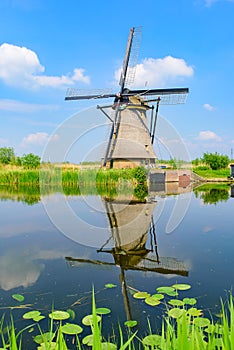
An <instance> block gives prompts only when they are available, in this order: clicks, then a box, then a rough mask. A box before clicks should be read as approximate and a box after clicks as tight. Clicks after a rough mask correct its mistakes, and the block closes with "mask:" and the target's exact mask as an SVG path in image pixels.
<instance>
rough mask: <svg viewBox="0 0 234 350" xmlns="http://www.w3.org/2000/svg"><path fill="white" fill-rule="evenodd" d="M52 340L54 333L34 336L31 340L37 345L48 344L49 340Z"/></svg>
mask: <svg viewBox="0 0 234 350" xmlns="http://www.w3.org/2000/svg"><path fill="white" fill-rule="evenodd" d="M53 338H54V333H51V332H46V333H43V334H38V335H36V336H35V337H34V338H33V340H34V341H35V343H37V344H42V343H47V342H50V341H51V340H53Z"/></svg>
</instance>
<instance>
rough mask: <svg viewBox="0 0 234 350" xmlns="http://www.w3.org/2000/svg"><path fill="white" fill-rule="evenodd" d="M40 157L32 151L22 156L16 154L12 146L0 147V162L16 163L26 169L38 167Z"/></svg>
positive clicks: (4, 163) (5, 163)
mask: <svg viewBox="0 0 234 350" xmlns="http://www.w3.org/2000/svg"><path fill="white" fill-rule="evenodd" d="M40 162H41V158H40V157H39V156H37V155H35V154H33V153H28V154H24V155H23V156H22V157H19V156H16V154H15V151H14V149H13V148H12V147H1V148H0V164H3V165H8V164H9V165H18V166H23V167H24V168H26V169H30V168H38V167H39V166H40Z"/></svg>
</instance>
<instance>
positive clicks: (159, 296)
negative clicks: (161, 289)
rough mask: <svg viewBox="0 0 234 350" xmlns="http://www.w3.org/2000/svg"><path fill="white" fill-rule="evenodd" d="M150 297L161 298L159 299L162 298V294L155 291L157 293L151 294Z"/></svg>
mask: <svg viewBox="0 0 234 350" xmlns="http://www.w3.org/2000/svg"><path fill="white" fill-rule="evenodd" d="M151 297H152V298H155V299H158V300H161V299H163V298H164V295H163V294H160V293H157V294H152V295H151Z"/></svg>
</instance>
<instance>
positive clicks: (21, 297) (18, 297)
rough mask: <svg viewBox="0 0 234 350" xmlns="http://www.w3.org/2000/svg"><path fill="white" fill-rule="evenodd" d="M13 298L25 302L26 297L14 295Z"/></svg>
mask: <svg viewBox="0 0 234 350" xmlns="http://www.w3.org/2000/svg"><path fill="white" fill-rule="evenodd" d="M12 298H13V299H15V300H17V301H19V302H21V301H24V296H23V295H22V294H13V295H12Z"/></svg>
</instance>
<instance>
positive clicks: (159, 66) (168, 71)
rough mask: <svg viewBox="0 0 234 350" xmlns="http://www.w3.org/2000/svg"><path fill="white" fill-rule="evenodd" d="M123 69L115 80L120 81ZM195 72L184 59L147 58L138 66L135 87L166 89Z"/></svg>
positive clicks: (167, 57)
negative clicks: (165, 87)
mask: <svg viewBox="0 0 234 350" xmlns="http://www.w3.org/2000/svg"><path fill="white" fill-rule="evenodd" d="M120 72H121V69H119V70H118V71H116V72H115V79H116V80H119V77H120ZM193 73H194V70H193V68H192V67H191V66H188V65H187V63H186V62H185V60H184V59H182V58H175V57H172V56H166V57H164V58H158V59H155V58H145V59H144V60H143V62H142V63H140V64H138V65H137V66H136V75H135V80H134V87H143V86H147V87H149V88H152V87H164V86H166V85H168V84H171V83H175V82H176V81H178V79H181V78H184V77H191V76H192V75H193Z"/></svg>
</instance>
